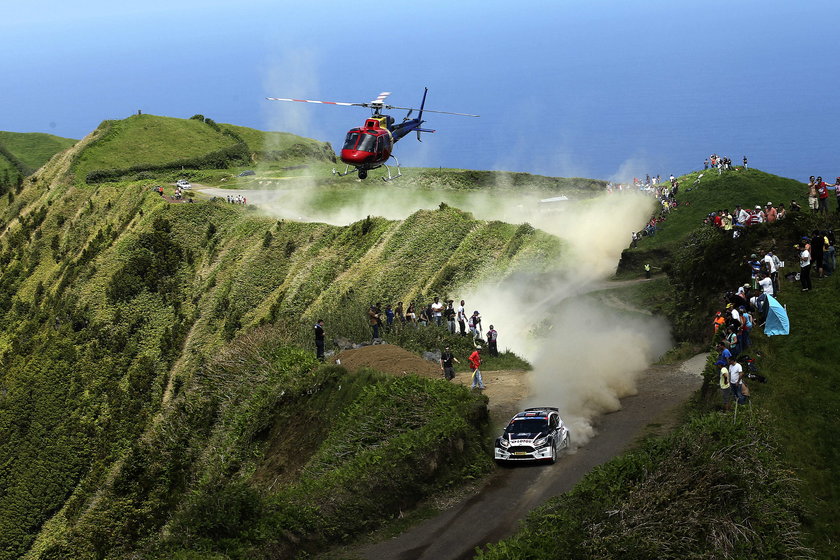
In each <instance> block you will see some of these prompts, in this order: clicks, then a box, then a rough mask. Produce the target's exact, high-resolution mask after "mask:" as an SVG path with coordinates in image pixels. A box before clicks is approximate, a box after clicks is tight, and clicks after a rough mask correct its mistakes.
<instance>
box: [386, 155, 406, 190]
mask: <svg viewBox="0 0 840 560" xmlns="http://www.w3.org/2000/svg"><path fill="white" fill-rule="evenodd" d="M391 157H392V158H394V161H396V162H397V176H396V177H392V176H391V168H390V167H388V166H387V165H385V164H384V163H383V164H382V165H383V166H384V167H385V169H387V170H388V176H387V177H382V180H383V181H385V182H386V183H387V182H388V181H393V180H394V179H399V178H400V177H402V170H401V169H400V160H398V159H397V156H395V155H393V154H391Z"/></svg>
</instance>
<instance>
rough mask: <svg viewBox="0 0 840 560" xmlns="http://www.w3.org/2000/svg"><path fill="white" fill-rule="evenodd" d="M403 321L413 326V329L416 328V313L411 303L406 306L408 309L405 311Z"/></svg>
mask: <svg viewBox="0 0 840 560" xmlns="http://www.w3.org/2000/svg"><path fill="white" fill-rule="evenodd" d="M405 321H406V322H407V323H408V324H410V325H414V328H417V311H415V309H414V302H413V301H412V302H411V303H409V304H408V309H406V311H405Z"/></svg>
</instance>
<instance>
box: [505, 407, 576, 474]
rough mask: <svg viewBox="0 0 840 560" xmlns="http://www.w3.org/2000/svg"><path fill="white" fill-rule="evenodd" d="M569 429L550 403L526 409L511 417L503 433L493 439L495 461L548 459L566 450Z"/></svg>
mask: <svg viewBox="0 0 840 560" xmlns="http://www.w3.org/2000/svg"><path fill="white" fill-rule="evenodd" d="M569 444H570V438H569V429H568V428H567V427H566V425H565V424H564V423H563V420H562V419H561V418H560V414H559V412H558V409H557V408H555V407H552V406H541V407H537V408H526V409H525V410H524V411H522V412H520V413H518V414H517V415H516V416H514V417H513V418H511V420H510V423H508V425H507V427H506V428H505V431H504V433H503V434H502V435H501V436H500V437H498V438H496V445H495V452H494V457H495V459H496V462H497V463H506V462H508V461H548V462H549V463H552V464H553V463H554V462H555V461H556V460H557V453H558V452H560V451H561V450H563V449H568V448H569Z"/></svg>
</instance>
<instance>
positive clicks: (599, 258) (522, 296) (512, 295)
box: [250, 161, 672, 445]
mask: <svg viewBox="0 0 840 560" xmlns="http://www.w3.org/2000/svg"><path fill="white" fill-rule="evenodd" d="M641 165H642V164H640V163H639V162H636V161H628V162H626V164H625V165H622V167H621V168H620V169H619V170H618V172H617V175H619V174H620V175H622V176H624V175H627V174H628V173H635V172H636V171H637V169H636V168H637V167H638V168H641ZM299 181H303V182H302V183H299ZM299 181H289V182H288V183H285V184H284V183H283V182H277V183H276V184H275V189H274V190H271V191H254V192H252V193H251V196H250V199H251V200H253V201H254V202H255V203H257V204H258V205H259V206H260V207H261V208H262V209H263V210H264V211H265V212H267V213H268V214H271V215H273V216H277V217H284V218H291V219H297V220H307V221H319V222H326V223H330V224H335V225H346V224H349V223H352V222H354V221H357V220H360V219H362V218H364V217H365V216H368V215H371V216H383V217H385V218H389V219H403V218H405V217H407V216H409V215H410V214H412V213H414V212H415V211H417V210H418V209H421V208H427V209H432V208H435V207H437V206H438V204H440V203H441V202H446V203H447V204H449V205H451V206H455V207H458V208H461V209H463V210H466V211H469V212H472V214H473V215H474V216H475V217H476V218H478V219H484V220H501V221H504V222H508V223H513V224H519V223H524V222H527V223H530V224H531V225H532V226H534V227H536V228H539V229H542V230H544V231H546V232H548V233H551V234H554V235H556V236H558V237H559V238H561V239H563V240H564V242H565V245H566V247H565V250H564V252H563V257H562V262H559V263H556V265H557V266H556V267H554V270H555V272H552V273H541V274H528V273H527V271H526V272H520V273H517V274H515V275H513V276H509V277H507V278H500V279H488V280H485V281H484V282H483V283H482V284H476V285H469V286H463V287H462V288H461V290H460V294H461V296H460V297H459V298H463V299H465V300H466V302H467V308H468V309H467V311H468V313H470V312H472V310H474V309H476V310H479V311H480V312H481V315H482V318H483V326H484V329H485V330H486V329H487V328H488V327H489V325H490V324H493V325H494V326H495V328H496V329H497V330H498V331H499V346H500V348H502V349H504V348H508V349H510V350H512V351H514V352H516V353H518V354H520V355H522V356H523V357H525V358H526V359H528V360H529V361H530V362H531V363H532V365H533V367H534V371H533V374H532V376H531V380H532V387H531V393H532V395H533V396H532V397H531V398H529V399H527V400H526V402H525V403H523V405H525V404H527V405H543V406H558V407H559V408H560V412H561V415H562V416H563V418H564V421H565V422H566V423H567V424H568V425H569V426H570V428H571V430H572V436H573V437H572V439H573V442H574V443H575V444H576V445H581V444H583V443H585V442H586V441H588V440H589V439H590V438H591V437H593V436H594V435H595V428H594V421H595V419H596V418H597V417H598V416H599V415H601V414H604V413H607V412H611V411H615V410H618V409H619V408H620V402H619V399H621V398H622V397H625V396H629V395H633V394H635V393H636V383H637V380H638V378H639V375H640V374H641V373H642V372H643V371H644V370H645V369H646V368H647V367H648V365H649V364H650V363H651V362H652V361H654V360H655V359H656V358H657V357H658V356H659V355H661V354H662V353H663V352H665V351H666V350H667V349H668V348H670V346H671V344H672V342H671V338H670V332H669V328H668V325H667V324H666V323H665V321H663V320H661V319H658V318H655V317H651V316H649V315H645V314H642V313H633V312H632V311H628V309H626V308H625V309H617V308H614V307H609V306H607V305H605V304H604V303H602V302H601V301H600V300H599V299H598V298H597V297H593V296H592V295H591V292H595V291H597V290H598V289H603V288H605V287H606V286H605V285H604V284H605V279H606V278H608V277H609V276H610V275H611V274H612V273H613V272H614V270H615V267H616V264H617V262H618V259H619V257H620V254H621V251H622V250H623V249H624V248H625V247H627V245H628V244H629V242H630V234H631V232H632V231H637V230H639V229H640V228H641V226H642V225H643V224H644V222H645V221H646V220H647V218H648V217H649V216H650V213H651V211H652V210H653V207H654V202H653V200H652V199H651V198H650V197H647V196H644V195H640V194H636V193H629V192H626V191H625V192H624V193H615V194H606V193H605V194H603V195H601V196H598V197H596V198H592V199H585V200H572V201H566V202H556V203H540V202H539V201H540V198H550V197H552V196H555V195H556V193H535V192H531V191H514V190H511V189H509V188H506V187H507V186H508V185H506V184H505V182H506V177H505V176H504V174H501V176H500V179H499V181H500V183H499V185H498V186H497V188H495V189H490V190H489V191H482V192H463V191H445V190H438V191H425V190H419V189H412V190H408V189H404V188H400V187H398V186H397V185H381V186H376V185H375V184H372V183H373V181H370V180H368V183H367V185H368V186H366V187H365V188H364V189H354V188H352V187H350V188H346V189H341V188H339V189H333V190H332V191H331V192H329V193H328V195H327V196H338V197H342V198H341V200H342V203H341V204H340V205H336V204H334V203H333V204H329V203H328V202H329V201H328V200H327V199H322V200H319V199H318V197H319V196H321V195H319V194H318V193H319V191H322V190H323V189H318V188H312V185H311V183H309V182H308V181H307V180H306V179H302V180H299ZM298 183H299V184H298ZM255 196H256V197H263V198H264V200H259V198H253V197H255ZM272 197H273V198H272ZM465 233H466V232H465ZM456 293H458V292H457V291H456ZM587 294H590V295H587Z"/></svg>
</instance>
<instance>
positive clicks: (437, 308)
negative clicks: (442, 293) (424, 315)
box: [432, 297, 443, 327]
mask: <svg viewBox="0 0 840 560" xmlns="http://www.w3.org/2000/svg"><path fill="white" fill-rule="evenodd" d="M439 300H440V298H437V297H436V298H435V302H434V303H433V304H432V319H433V320H434V322H435V324H436V325H437V326H439V327H440V326H442V325H443V304H442V303H441V302H440V301H439Z"/></svg>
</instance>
